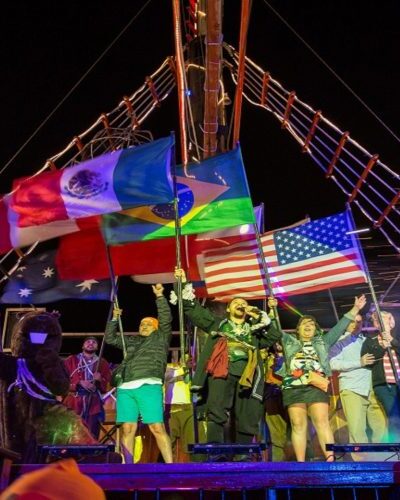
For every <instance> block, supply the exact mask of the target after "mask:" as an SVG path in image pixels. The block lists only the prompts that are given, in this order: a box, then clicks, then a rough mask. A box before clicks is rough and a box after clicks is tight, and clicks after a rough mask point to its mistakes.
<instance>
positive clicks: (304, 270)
mask: <svg viewBox="0 0 400 500" xmlns="http://www.w3.org/2000/svg"><path fill="white" fill-rule="evenodd" d="M352 231H354V227H353V223H352V220H351V218H350V215H349V214H348V213H347V212H343V213H340V214H336V215H332V216H329V217H325V218H323V219H318V220H315V221H312V222H307V223H299V224H298V225H295V226H291V227H289V228H285V229H280V230H277V231H272V232H268V233H265V234H264V235H262V237H261V243H262V247H263V251H264V256H265V260H266V262H267V266H268V273H269V276H270V279H271V282H272V288H273V291H274V294H275V295H277V296H282V295H283V296H285V295H300V294H304V293H310V292H316V291H318V290H325V289H328V288H334V287H338V286H346V285H353V284H355V283H365V282H366V275H365V271H364V268H363V261H362V257H361V254H360V250H359V247H358V242H357V240H356V238H355V236H354V234H351V233H352ZM204 266H205V282H206V286H207V293H208V295H210V296H213V297H216V298H217V299H218V300H222V301H227V300H230V299H231V298H232V297H235V296H237V295H239V296H241V297H243V298H246V299H260V298H264V297H265V296H267V295H269V293H268V289H267V286H266V282H265V278H264V271H263V266H262V261H261V258H260V255H259V251H258V245H257V242H256V241H255V240H249V241H245V242H241V243H237V244H235V245H231V246H229V247H225V248H221V249H216V250H210V251H207V252H206V253H205V256H204Z"/></svg>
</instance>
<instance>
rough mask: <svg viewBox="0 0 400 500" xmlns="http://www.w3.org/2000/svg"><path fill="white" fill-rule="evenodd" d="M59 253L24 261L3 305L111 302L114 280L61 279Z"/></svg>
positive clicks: (7, 285)
mask: <svg viewBox="0 0 400 500" xmlns="http://www.w3.org/2000/svg"><path fill="white" fill-rule="evenodd" d="M55 255H56V250H50V251H48V252H45V253H41V254H38V255H33V256H31V257H28V258H27V259H26V260H24V261H23V264H21V266H20V267H19V268H18V269H17V270H16V271H15V273H14V274H13V275H12V276H11V278H10V279H9V280H8V282H7V284H6V285H5V287H4V291H3V295H2V296H1V298H0V302H1V303H3V304H47V303H48V302H56V301H58V300H63V299H82V300H110V297H111V284H110V280H95V279H85V280H73V281H72V280H61V279H59V277H58V272H57V269H56V266H55Z"/></svg>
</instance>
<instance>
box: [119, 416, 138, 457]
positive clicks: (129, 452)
mask: <svg viewBox="0 0 400 500" xmlns="http://www.w3.org/2000/svg"><path fill="white" fill-rule="evenodd" d="M136 429H137V422H125V423H123V424H122V426H121V451H122V455H123V457H124V463H126V464H133V461H134V456H135V453H134V451H135V434H136Z"/></svg>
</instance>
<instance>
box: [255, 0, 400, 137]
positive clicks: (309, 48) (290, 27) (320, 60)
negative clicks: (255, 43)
mask: <svg viewBox="0 0 400 500" xmlns="http://www.w3.org/2000/svg"><path fill="white" fill-rule="evenodd" d="M264 3H265V5H267V6H268V8H269V9H270V10H271V11H272V12H273V13H274V14H275V15H276V17H278V19H279V20H280V21H281V22H282V23H283V24H284V25H285V26H286V27H287V28H288V29H289V30H290V31H291V32H292V33H293V34H294V35H295V36H296V37H297V38H298V39H299V40H300V41H301V43H303V44H304V45H305V46H306V47H307V49H308V50H309V51H310V52H311V53H312V54H313V55H314V56H315V57H316V58H317V59H318V61H319V62H320V63H321V64H323V65H324V66H325V68H326V69H327V70H328V71H329V72H330V73H332V75H333V76H334V77H335V78H336V79H337V80H338V81H339V82H340V83H341V84H342V85H343V86H344V87H345V88H346V89H347V90H348V91H349V92H350V93H351V95H352V96H353V97H355V99H357V101H358V102H359V103H360V104H361V105H362V106H363V107H364V108H365V109H366V110H367V111H368V112H369V113H370V114H371V115H372V116H373V117H374V118H375V119H376V120H377V121H378V122H379V123H380V124H381V125H382V127H383V128H385V129H386V130H387V131H388V132H389V133H390V134H391V135H392V136H393V137H394V138H395V139H396V141H397V142H400V137H399V136H398V135H397V134H396V133H395V132H394V131H393V130H392V129H391V128H390V127H389V125H387V124H386V123H385V122H384V121H383V120H382V118H380V116H379V115H378V114H377V113H375V111H374V110H373V109H372V108H371V107H370V106H368V104H367V103H366V102H365V101H364V100H363V99H362V98H361V97H360V96H359V95H358V94H357V93H356V92H355V91H354V90H353V89H352V88H351V87H350V85H349V84H348V83H346V82H345V81H344V80H343V78H341V77H340V76H339V75H338V74H337V73H336V71H335V70H334V69H333V68H332V67H331V66H329V64H328V63H327V62H326V61H325V60H324V59H323V58H322V57H321V56H320V55H319V54H318V52H317V51H316V50H315V49H313V48H312V47H311V45H310V44H309V43H307V42H306V41H305V40H304V38H303V37H302V36H301V35H300V34H299V33H298V32H297V31H296V30H295V29H294V28H293V26H291V25H290V24H289V23H288V21H286V19H285V18H284V17H283V16H282V15H281V14H280V13H279V12H278V11H277V10H276V9H274V8H273V7H272V5H271V4H270V3H269V2H268V1H267V0H264Z"/></svg>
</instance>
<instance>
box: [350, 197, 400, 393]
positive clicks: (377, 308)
mask: <svg viewBox="0 0 400 500" xmlns="http://www.w3.org/2000/svg"><path fill="white" fill-rule="evenodd" d="M346 205H347V212H348V214H349V217H350V221H351V222H352V225H353V227H354V229H355V228H356V225H355V222H354V218H353V212H352V210H351V206H350V204H349V203H347V204H346ZM351 236H354V240H355V242H356V243H357V245H358V251H359V254H360V257H361V261H362V264H363V267H364V272H365V276H366V278H367V284H368V287H369V290H370V292H371V298H372V302H373V303H374V306H375V311H376V313H377V317H378V322H379V327H380V329H381V332H384V331H385V325H384V323H383V319H382V313H381V309H380V306H379V303H378V299H377V297H376V293H375V289H374V285H373V283H372V279H371V274H370V272H369V269H368V265H367V260H366V258H365V255H364V250H363V248H362V246H361V243H360V240H359V239H358V235H357V233H355V234H354V235H351ZM386 352H387V353H388V356H389V360H390V365H391V367H392V371H393V375H394V379H395V381H396V386H397V390H398V391H399V392H400V379H399V374H398V373H397V370H396V364H395V361H394V357H393V353H392V349H391V347H390V346H389V347H386Z"/></svg>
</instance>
